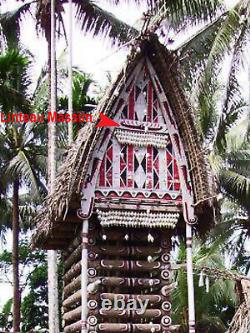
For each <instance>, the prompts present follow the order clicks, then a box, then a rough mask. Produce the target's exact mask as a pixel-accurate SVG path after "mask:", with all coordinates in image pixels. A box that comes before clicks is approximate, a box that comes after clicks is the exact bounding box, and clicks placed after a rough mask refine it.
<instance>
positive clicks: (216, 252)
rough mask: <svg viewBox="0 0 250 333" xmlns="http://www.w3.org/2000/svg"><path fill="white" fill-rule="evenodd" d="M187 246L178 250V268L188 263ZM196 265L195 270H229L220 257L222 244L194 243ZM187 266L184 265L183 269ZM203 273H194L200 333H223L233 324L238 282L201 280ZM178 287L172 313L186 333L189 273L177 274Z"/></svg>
mask: <svg viewBox="0 0 250 333" xmlns="http://www.w3.org/2000/svg"><path fill="white" fill-rule="evenodd" d="M185 256H186V255H185V244H184V243H182V242H181V244H180V246H179V248H178V255H177V262H178V263H179V266H181V264H182V263H185ZM193 260H194V264H195V266H196V267H209V268H210V269H211V271H213V269H215V268H216V269H220V270H221V271H224V270H226V267H225V264H224V262H225V259H224V257H223V255H222V254H221V244H218V243H212V244H201V243H200V242H199V241H198V240H196V241H195V242H194V259H193ZM184 266H185V265H184ZM201 274H203V273H201V271H199V270H195V276H194V285H195V303H196V304H195V305H196V307H195V308H196V329H197V333H224V332H225V330H226V327H227V326H228V323H229V322H230V321H231V319H232V317H233V315H234V312H235V308H236V306H237V304H238V296H237V294H236V292H235V282H234V281H231V280H221V279H219V278H218V279H216V275H215V274H214V275H213V274H210V276H209V275H206V276H205V275H203V276H201ZM175 282H176V283H177V284H178V288H176V289H175V290H174V292H173V295H172V311H173V315H172V316H173V321H174V323H177V324H180V325H181V327H180V332H181V333H185V332H187V328H188V320H187V311H188V304H187V285H186V271H185V270H183V269H178V271H177V273H176V274H175Z"/></svg>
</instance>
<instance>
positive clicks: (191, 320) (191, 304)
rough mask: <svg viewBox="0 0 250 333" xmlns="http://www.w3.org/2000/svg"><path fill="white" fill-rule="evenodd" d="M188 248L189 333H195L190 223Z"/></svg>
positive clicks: (187, 233)
mask: <svg viewBox="0 0 250 333" xmlns="http://www.w3.org/2000/svg"><path fill="white" fill-rule="evenodd" d="M186 247H187V285H188V326H189V333H195V306H194V280H193V253H192V227H191V225H189V224H188V223H186Z"/></svg>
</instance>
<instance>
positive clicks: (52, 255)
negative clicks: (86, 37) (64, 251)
mask: <svg viewBox="0 0 250 333" xmlns="http://www.w3.org/2000/svg"><path fill="white" fill-rule="evenodd" d="M55 26H56V22H55V0H51V36H50V40H51V49H50V50H49V52H50V61H51V63H50V89H51V91H50V109H51V110H50V111H51V112H52V113H53V112H56V96H57V92H56V29H55V28H56V27H55ZM48 132H49V135H48V188H49V193H50V194H52V193H53V192H54V184H55V178H56V144H55V142H56V141H55V140H56V124H55V123H54V122H53V121H50V122H48ZM57 279H58V274H57V252H56V251H54V250H49V251H48V302H49V332H50V333H58V332H59V309H58V280H57Z"/></svg>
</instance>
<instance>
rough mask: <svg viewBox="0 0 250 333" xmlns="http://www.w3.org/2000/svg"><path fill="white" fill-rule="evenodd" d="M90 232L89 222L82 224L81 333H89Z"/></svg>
mask: <svg viewBox="0 0 250 333" xmlns="http://www.w3.org/2000/svg"><path fill="white" fill-rule="evenodd" d="M88 230H89V220H88V219H86V220H83V223H82V260H81V263H82V264H81V266H82V272H81V300H82V313H81V321H82V328H81V333H87V331H88V330H87V318H88V291H87V286H88V248H87V246H88Z"/></svg>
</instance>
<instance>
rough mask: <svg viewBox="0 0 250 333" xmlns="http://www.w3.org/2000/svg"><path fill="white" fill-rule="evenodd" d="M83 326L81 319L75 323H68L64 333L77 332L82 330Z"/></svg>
mask: <svg viewBox="0 0 250 333" xmlns="http://www.w3.org/2000/svg"><path fill="white" fill-rule="evenodd" d="M81 327H82V321H81V320H79V321H77V322H76V323H74V324H71V325H68V326H65V327H64V330H63V331H64V333H75V332H80V331H81Z"/></svg>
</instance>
